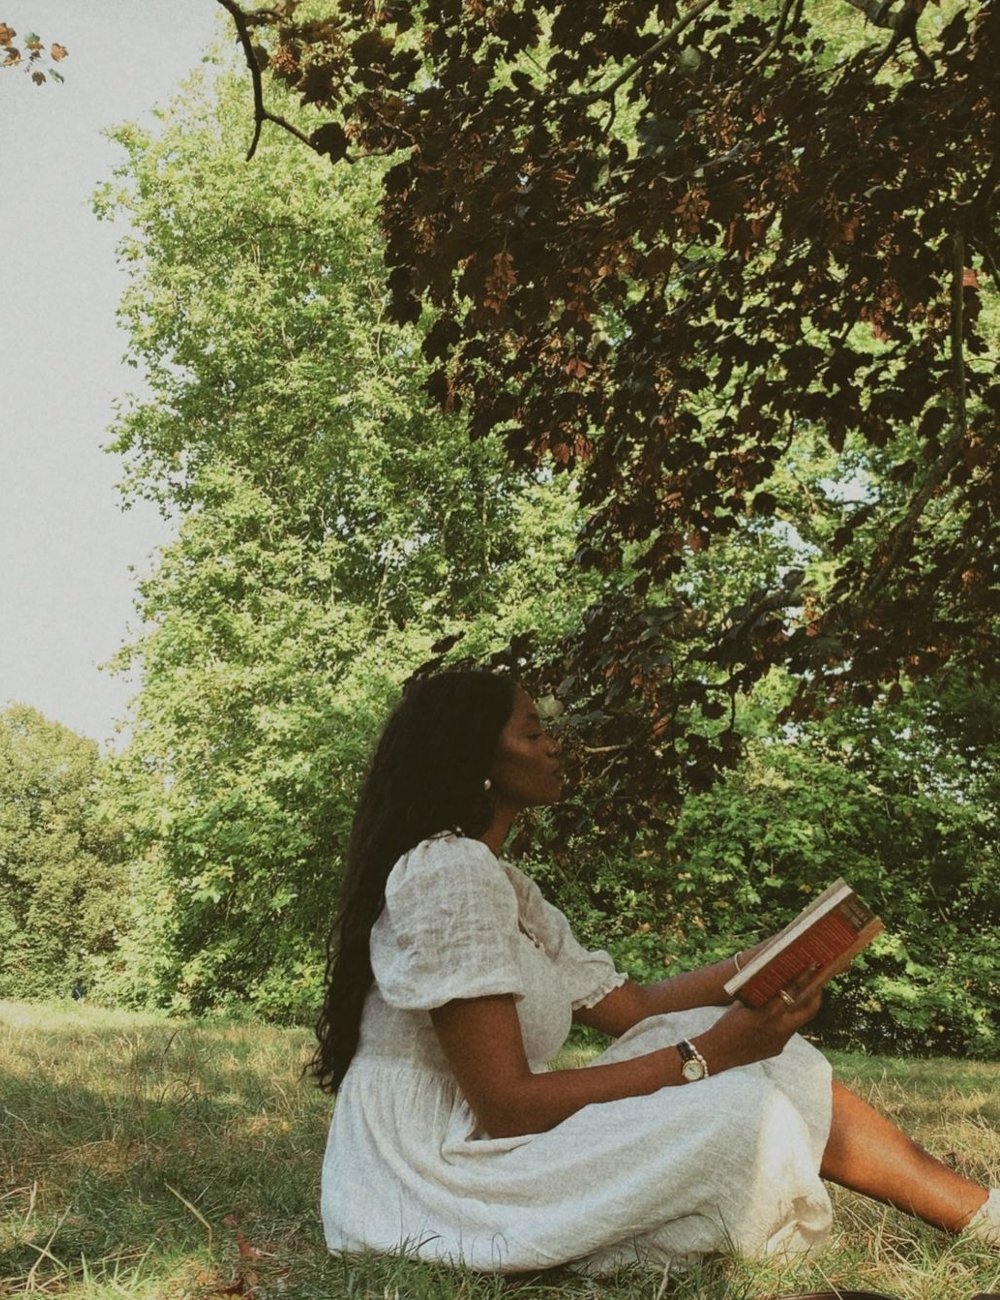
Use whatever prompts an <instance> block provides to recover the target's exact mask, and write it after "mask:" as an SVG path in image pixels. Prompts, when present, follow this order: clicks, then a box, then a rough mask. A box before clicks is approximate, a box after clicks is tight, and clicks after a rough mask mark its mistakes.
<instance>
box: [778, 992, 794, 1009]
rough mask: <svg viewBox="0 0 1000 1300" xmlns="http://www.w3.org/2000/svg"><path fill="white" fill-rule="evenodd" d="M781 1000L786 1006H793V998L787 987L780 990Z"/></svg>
mask: <svg viewBox="0 0 1000 1300" xmlns="http://www.w3.org/2000/svg"><path fill="white" fill-rule="evenodd" d="M781 1000H782V1002H784V1004H785V1006H787V1007H794V1006H795V999H794V998H793V997H792V995H791V993H789V992H788V990H787V989H782V990H781Z"/></svg>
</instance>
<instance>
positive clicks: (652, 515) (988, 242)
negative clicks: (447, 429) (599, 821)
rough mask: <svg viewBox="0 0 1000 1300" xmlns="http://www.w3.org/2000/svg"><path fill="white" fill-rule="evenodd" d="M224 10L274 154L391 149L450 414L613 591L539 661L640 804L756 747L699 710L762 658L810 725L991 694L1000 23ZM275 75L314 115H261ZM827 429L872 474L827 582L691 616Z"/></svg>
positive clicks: (839, 531)
mask: <svg viewBox="0 0 1000 1300" xmlns="http://www.w3.org/2000/svg"><path fill="white" fill-rule="evenodd" d="M220 3H222V4H223V7H224V8H226V9H227V10H228V11H229V13H230V14H231V15H232V17H233V19H234V22H235V24H236V29H237V33H238V36H239V38H240V40H241V42H242V44H243V47H244V50H245V52H246V54H247V58H248V63H249V66H250V69H251V72H252V75H253V78H254V85H255V96H256V98H255V104H256V132H257V133H258V134H259V132H260V128H261V126H262V125H263V123H264V122H265V121H266V120H267V119H268V117H269V116H270V117H271V119H272V120H274V121H279V122H280V124H281V125H283V126H285V127H286V128H287V129H289V130H291V131H293V132H294V133H295V134H297V135H298V136H299V137H300V138H302V139H304V140H308V142H309V143H310V144H311V146H312V147H313V149H315V150H316V151H317V152H318V153H320V154H322V155H325V156H326V157H328V158H330V159H331V160H332V161H334V162H337V163H338V164H339V163H348V162H350V161H352V160H356V159H359V158H361V157H363V156H366V155H369V156H370V155H379V156H385V157H387V158H388V159H389V160H390V161H391V163H392V165H391V166H390V167H388V169H387V170H386V172H385V176H384V179H383V183H382V196H381V220H382V227H383V235H384V240H385V261H386V273H387V283H388V285H389V288H390V290H391V293H392V308H391V312H392V315H393V317H394V318H395V319H396V320H399V321H416V320H417V319H418V318H422V317H428V318H429V329H428V330H427V333H426V337H425V340H424V343H423V348H424V352H425V355H426V356H427V357H428V359H429V360H430V362H431V363H432V364H433V367H434V368H433V372H432V374H431V375H430V377H429V380H428V389H429V391H430V393H431V394H432V395H433V397H434V398H435V400H436V401H437V402H438V403H439V404H440V406H441V407H442V409H444V410H446V411H458V410H462V411H463V412H464V413H465V415H466V417H467V419H468V421H469V426H470V429H471V432H472V435H473V437H477V438H478V437H485V436H487V435H492V436H493V437H495V438H496V439H498V440H499V441H501V442H502V444H503V446H504V448H505V450H506V454H507V456H508V457H509V458H510V459H511V461H512V462H513V463H515V464H517V465H525V466H534V465H539V464H548V465H550V466H551V467H553V468H554V469H555V470H557V471H558V470H569V469H576V470H577V471H578V472H579V474H580V478H581V485H582V487H581V499H582V502H583V504H584V505H585V507H586V508H587V511H588V517H587V519H586V522H585V524H584V526H583V528H582V532H581V535H580V538H579V545H578V547H577V550H576V555H575V566H576V569H577V572H579V573H582V572H588V571H589V572H596V573H599V574H601V575H604V576H605V578H607V583H606V585H605V590H604V592H603V594H602V595H601V596H600V597H599V598H598V599H597V600H595V602H594V603H593V605H592V608H591V609H590V610H589V612H588V615H587V617H586V619H585V620H584V622H583V623H582V625H581V626H580V627H579V628H578V629H577V630H576V631H575V632H573V633H572V634H571V635H570V636H569V637H568V638H567V641H566V643H565V645H564V646H563V648H562V650H561V652H560V653H559V654H558V655H557V656H555V657H548V658H546V656H538V655H536V656H535V666H536V667H537V668H538V670H539V676H540V679H541V680H544V681H545V682H546V683H547V684H548V685H549V686H552V687H556V688H558V687H559V686H560V684H565V689H566V691H567V692H568V693H570V692H571V693H572V695H573V696H574V698H575V699H577V700H587V701H588V704H589V708H588V709H587V710H586V717H587V723H586V728H587V735H588V741H589V748H590V749H591V750H593V749H599V750H600V751H601V752H602V753H605V754H606V753H607V752H609V747H611V746H614V747H617V750H616V752H618V754H619V760H618V761H617V762H612V763H611V764H610V768H609V764H608V763H607V762H606V761H603V760H602V768H603V769H604V774H603V779H605V780H608V779H609V778H615V773H616V772H617V775H618V777H620V781H621V785H622V788H625V787H626V786H627V788H628V789H629V791H630V795H631V802H632V804H633V806H634V805H635V801H636V799H637V798H640V799H641V797H642V796H643V795H645V796H647V797H648V802H649V806H650V807H652V806H655V805H660V804H662V801H663V800H664V799H665V798H676V797H677V796H678V794H679V793H680V792H681V790H682V789H683V788H684V787H686V786H687V787H690V786H694V787H695V788H698V787H699V786H700V785H703V784H704V783H705V781H706V780H709V779H711V778H712V776H713V774H714V773H715V772H717V771H718V769H719V768H720V767H721V766H725V765H727V764H729V763H731V762H733V761H734V759H735V756H736V754H737V752H738V745H736V743H735V739H734V733H733V730H732V727H731V725H730V726H725V725H721V724H720V725H719V726H717V727H716V728H714V729H713V728H712V727H705V726H704V725H703V724H702V722H700V721H699V718H700V719H708V720H710V721H711V720H715V719H722V718H724V716H725V714H726V706H727V703H728V702H729V701H732V700H734V699H735V698H736V696H737V695H738V694H739V693H740V692H743V691H746V690H748V689H750V688H751V687H752V686H753V684H754V683H755V682H757V681H759V680H761V678H763V677H764V676H765V674H766V673H767V672H768V671H769V669H770V668H771V667H772V666H774V665H782V666H783V667H785V668H786V669H787V670H788V671H790V672H791V673H792V674H793V676H794V678H795V680H796V682H797V683H798V689H797V692H796V694H795V696H794V698H793V700H792V701H791V702H790V703H789V706H788V711H787V713H788V716H789V717H798V718H804V717H807V716H810V715H813V714H816V713H818V712H822V710H823V709H825V708H826V707H828V706H829V704H830V703H831V702H832V701H833V700H835V699H838V698H841V697H844V698H847V699H849V700H852V701H853V702H855V703H863V702H867V701H870V700H872V699H873V698H875V697H876V696H877V695H878V694H879V693H880V692H881V691H883V690H885V689H889V690H891V691H893V692H898V690H899V687H900V683H901V681H903V680H905V679H907V678H911V679H920V678H923V677H929V676H933V675H938V674H940V673H941V672H942V671H943V670H945V669H946V668H950V669H952V670H954V671H955V672H956V673H966V672H967V673H970V674H972V675H978V674H984V673H985V674H991V673H992V672H993V671H994V668H995V663H996V661H997V635H996V633H997V626H996V614H997V606H996V597H997V585H996V578H997V574H996V557H997V554H998V545H997V543H998V540H1000V539H998V537H997V511H996V501H997V478H996V476H997V454H998V453H997V448H998V440H997V436H996V433H997V419H998V413H1000V385H998V384H997V382H996V360H997V340H996V336H995V335H993V336H992V337H990V328H991V326H990V322H991V321H992V322H993V326H995V322H996V316H995V314H994V313H993V308H994V306H995V302H996V291H997V288H998V287H1000V286H998V260H1000V242H998V210H997V203H996V192H997V183H998V180H1000V162H998V158H997V147H996V141H997V139H998V138H1000V129H998V120H997V114H998V105H1000V57H998V55H1000V14H998V12H997V9H996V6H995V5H989V4H982V5H980V4H977V3H969V4H961V5H957V6H955V5H953V6H951V7H950V8H949V9H948V11H947V12H944V11H942V10H939V9H936V8H931V7H925V3H924V0H900V2H899V3H895V4H893V3H889V4H875V3H869V2H868V0H851V4H852V5H853V19H854V24H853V30H847V31H846V32H845V31H843V30H841V28H840V27H839V25H838V23H837V22H835V21H833V20H832V18H831V15H832V14H833V12H834V11H833V9H832V8H831V6H829V5H827V4H821V3H818V0H784V2H783V3H777V4H775V5H773V6H760V5H756V4H755V5H749V4H737V5H723V4H720V3H716V2H715V0H698V2H697V3H693V4H688V5H680V4H677V3H676V0H612V2H611V3H608V4H603V5H598V6H586V5H580V4H578V3H574V2H570V0H565V2H564V0H544V2H541V3H536V4H527V3H517V2H516V0H481V2H480V3H477V4H475V5H471V4H462V3H460V0H448V2H447V3H444V4H441V3H434V4H429V3H421V2H420V0H391V2H388V3H380V4H374V3H372V2H371V0H344V3H342V4H339V5H338V6H336V9H335V10H331V9H330V8H329V7H327V6H317V5H310V4H305V3H302V2H301V0H283V3H281V4H279V5H278V6H276V7H275V8H273V9H269V10H267V11H266V12H256V13H247V12H245V11H243V10H241V9H240V7H239V6H238V4H236V2H235V0H220ZM843 12H844V13H848V14H850V13H852V11H851V10H846V9H845V10H843ZM831 32H832V33H833V36H832V39H831ZM262 68H267V69H269V70H270V72H271V73H273V74H274V75H276V76H277V77H279V78H281V79H282V80H284V81H285V82H286V83H287V84H288V85H289V86H290V87H292V88H293V89H294V90H295V91H296V93H297V94H298V96H299V98H300V100H301V102H302V103H303V105H305V106H307V107H308V108H310V109H311V110H315V111H316V112H317V114H318V115H319V116H321V117H322V118H323V121H322V124H321V125H318V126H317V127H316V128H315V129H314V130H313V131H312V132H311V133H307V131H305V130H303V129H302V128H301V127H299V126H297V125H294V124H293V123H290V122H289V121H288V120H287V118H282V117H280V116H279V115H277V114H271V113H270V110H269V109H268V107H267V104H266V101H265V96H264V94H263V83H262V81H261V69H262ZM255 139H256V136H255ZM803 439H811V440H812V441H813V442H814V444H821V445H822V446H823V447H825V448H826V449H827V450H828V452H829V453H830V455H831V456H832V458H833V460H834V462H835V468H834V470H833V472H832V474H831V476H830V480H831V482H835V483H839V484H840V485H841V489H842V485H843V484H844V483H845V482H851V481H853V482H854V483H855V484H856V485H860V490H859V491H855V492H853V493H845V492H844V491H843V490H840V491H836V490H831V489H830V488H829V486H828V487H827V490H825V491H824V490H821V491H819V493H818V494H814V500H813V503H812V507H811V511H810V512H809V513H811V515H812V516H813V521H814V522H816V517H817V516H818V517H819V519H818V522H819V523H820V525H821V526H822V531H823V532H824V534H825V542H826V544H825V548H824V557H823V558H824V561H825V567H823V568H820V567H818V566H816V565H811V564H810V563H809V562H808V561H809V559H811V558H812V554H811V553H810V550H809V547H808V546H807V545H802V546H799V547H798V548H797V549H798V558H799V560H800V563H798V564H797V565H794V566H793V565H791V564H787V563H786V565H785V566H784V569H783V571H779V572H778V573H777V574H772V575H771V576H772V581H771V582H770V583H763V584H761V585H760V586H756V587H754V586H751V587H750V588H749V589H748V590H746V591H745V592H744V593H743V594H742V597H741V599H740V600H739V602H738V604H736V605H735V606H734V607H733V608H732V609H731V611H730V612H729V614H728V616H722V617H720V616H719V614H716V615H715V616H714V617H712V618H707V619H706V618H704V617H702V616H699V615H698V613H697V611H694V612H692V611H691V609H690V601H689V600H688V597H687V590H688V589H687V584H688V583H689V581H690V574H691V571H692V568H693V566H695V564H696V561H697V558H698V556H699V555H701V554H702V553H703V552H704V551H705V550H706V548H708V547H709V546H712V547H718V546H719V545H720V543H721V542H724V541H725V539H727V538H742V539H744V540H746V541H748V542H749V543H750V544H751V545H752V542H753V539H754V537H755V536H759V535H760V534H762V533H763V532H766V531H767V530H768V529H770V530H771V531H772V532H773V530H774V528H775V526H776V525H777V526H778V527H779V528H780V527H782V526H784V527H785V528H786V529H787V528H790V529H792V530H798V537H799V539H803V538H804V536H805V532H804V529H800V524H802V523H803V518H802V516H803V511H802V510H801V509H798V510H792V511H789V508H788V507H789V502H788V500H787V494H786V493H783V486H786V485H787V476H788V474H792V475H793V476H794V474H795V470H796V467H797V462H798V461H799V459H800V456H801V447H802V444H803ZM821 486H822V485H821ZM805 522H806V523H808V522H809V520H806V521H805ZM793 535H794V532H793ZM775 578H776V581H774V579H775ZM663 593H668V596H667V598H666V599H665V600H663V601H662V603H663V604H664V609H663V610H662V612H661V613H659V614H656V613H655V612H654V614H653V615H652V616H651V613H650V608H649V602H650V598H651V597H652V598H654V599H658V598H659V599H662V597H663ZM729 718H730V723H731V722H732V719H733V714H732V712H730V713H729ZM692 737H697V738H698V739H697V741H694V740H692ZM692 746H693V747H694V748H693V750H692Z"/></svg>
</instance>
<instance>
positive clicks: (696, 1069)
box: [681, 1059, 705, 1083]
mask: <svg viewBox="0 0 1000 1300" xmlns="http://www.w3.org/2000/svg"><path fill="white" fill-rule="evenodd" d="M681 1074H683V1076H684V1078H685V1079H687V1080H688V1082H689V1083H694V1081H695V1080H696V1079H703V1078H704V1077H705V1070H704V1067H703V1066H702V1063H701V1061H695V1060H693V1059H692V1060H690V1061H685V1062H684V1064H683V1065H682V1066H681Z"/></svg>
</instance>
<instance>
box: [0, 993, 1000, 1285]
mask: <svg viewBox="0 0 1000 1300" xmlns="http://www.w3.org/2000/svg"><path fill="white" fill-rule="evenodd" d="M308 1050H309V1040H308V1035H307V1034H305V1033H303V1032H301V1031H294V1030H283V1029H274V1028H270V1027H267V1026H260V1025H239V1026H227V1025H215V1024H210V1023H196V1022H191V1021H173V1020H167V1019H164V1018H158V1017H155V1016H144V1015H133V1014H127V1013H123V1012H113V1011H106V1010H100V1009H97V1008H92V1007H87V1006H77V1005H75V1004H68V1005H65V1006H62V1005H60V1006H41V1005H31V1004H27V1003H13V1002H0V1297H2V1296H13V1295H22V1294H25V1293H27V1294H36V1295H59V1296H68V1297H72V1298H73V1300H111V1297H120V1296H126V1297H132V1298H134V1300H154V1298H155V1300H212V1298H213V1297H219V1296H237V1297H238V1296H244V1297H253V1298H254V1300H270V1298H272V1297H273V1298H275V1300H276V1298H277V1297H281V1298H282V1300H313V1298H315V1300H320V1297H322V1300H449V1298H452V1297H454V1298H455V1300H490V1298H496V1300H499V1298H500V1297H504V1300H507V1298H509V1300H514V1298H515V1297H516V1300H542V1298H543V1297H546V1298H547V1300H562V1298H565V1300H582V1298H584V1297H592V1298H595V1300H596V1298H597V1297H600V1300H695V1297H697V1298H698V1300H751V1297H760V1298H761V1300H763V1298H764V1297H769V1296H773V1295H778V1294H781V1293H786V1294H787V1293H788V1292H794V1291H796V1290H800V1291H808V1290H815V1289H819V1288H820V1287H829V1286H831V1285H838V1286H841V1287H847V1286H851V1287H855V1288H862V1287H863V1288H867V1289H869V1290H874V1291H884V1292H887V1293H889V1294H891V1295H893V1296H898V1297H900V1298H901V1300H966V1298H967V1297H970V1296H971V1295H972V1294H973V1293H974V1292H976V1291H989V1290H995V1289H997V1288H1000V1256H998V1255H996V1254H991V1253H989V1252H987V1251H985V1250H983V1249H981V1248H978V1247H975V1246H973V1245H971V1244H969V1243H968V1242H961V1241H959V1242H955V1241H951V1240H949V1239H947V1238H945V1237H944V1236H943V1235H942V1234H940V1233H937V1232H935V1231H933V1230H932V1229H930V1228H925V1227H923V1226H922V1225H920V1224H916V1223H914V1222H913V1221H911V1220H909V1219H907V1218H905V1217H904V1216H902V1215H900V1214H897V1213H895V1212H894V1211H891V1210H886V1209H883V1208H882V1207H879V1206H875V1205H872V1204H870V1203H867V1202H865V1201H864V1200H862V1199H861V1198H860V1197H854V1196H851V1195H850V1194H849V1193H839V1194H838V1195H837V1196H836V1200H837V1207H838V1209H837V1226H836V1230H835V1234H834V1238H833V1241H832V1242H831V1244H830V1246H829V1247H828V1248H827V1249H826V1251H825V1252H824V1253H823V1254H822V1255H821V1256H820V1257H818V1258H817V1259H816V1260H814V1261H811V1262H809V1263H801V1264H797V1265H795V1266H792V1267H790V1266H788V1265H785V1266H784V1267H783V1268H780V1269H779V1268H778V1267H776V1266H773V1265H768V1264H766V1263H759V1262H757V1263H752V1262H748V1261H743V1260H715V1261H710V1262H709V1263H707V1264H706V1265H705V1266H704V1267H702V1268H699V1269H696V1270H694V1271H692V1272H691V1273H688V1274H686V1275H683V1276H680V1277H676V1278H664V1277H662V1276H660V1275H659V1274H657V1273H652V1272H648V1271H647V1272H643V1271H638V1270H633V1271H629V1272H625V1273H622V1274H620V1275H618V1276H617V1277H614V1278H609V1279H601V1280H594V1279H582V1278H578V1277H574V1276H573V1275H572V1274H569V1273H558V1274H547V1275H542V1276H537V1277H532V1278H515V1279H510V1278H506V1279H505V1278H499V1277H491V1276H482V1275H475V1274H467V1273H462V1272H457V1271H453V1270H450V1269H447V1268H443V1267H436V1266H431V1265H424V1264H414V1263H412V1262H408V1261H406V1260H404V1259H397V1258H385V1257H373V1258H363V1259H350V1260H343V1259H337V1258H334V1257H332V1256H330V1255H329V1254H328V1253H327V1251H326V1250H325V1248H324V1244H323V1238H322V1231H321V1227H320V1223H319V1214H318V1205H317V1201H318V1181H319V1169H320V1161H321V1158H322V1152H323V1144H324V1141H325V1138H326V1128H327V1123H328V1118H329V1102H328V1100H327V1099H326V1098H324V1097H323V1096H322V1095H321V1094H320V1093H318V1092H317V1091H316V1090H315V1089H314V1088H312V1087H311V1086H310V1085H309V1084H308V1083H305V1082H303V1081H302V1080H301V1078H300V1069H301V1063H302V1061H303V1060H304V1059H305V1056H306V1055H307V1053H308ZM835 1065H836V1069H837V1073H838V1075H839V1076H840V1077H841V1078H843V1079H844V1080H845V1081H847V1082H850V1083H853V1084H854V1085H855V1086H857V1087H858V1088H859V1090H860V1091H861V1092H862V1093H863V1094H864V1095H868V1096H871V1097H872V1098H873V1100H874V1101H875V1102H876V1104H877V1105H879V1106H880V1108H881V1109H883V1110H884V1111H886V1112H888V1113H889V1114H891V1115H892V1116H893V1117H895V1118H897V1119H898V1120H899V1121H900V1122H901V1123H903V1124H904V1126H905V1127H907V1128H908V1129H909V1130H910V1131H911V1132H913V1133H915V1135H916V1136H918V1137H919V1138H920V1139H921V1140H922V1141H923V1142H924V1143H925V1144H926V1145H928V1146H929V1147H930V1148H931V1149H932V1150H934V1151H936V1152H937V1153H939V1154H947V1153H949V1152H956V1153H959V1154H957V1155H956V1156H954V1157H951V1158H953V1159H956V1160H957V1161H958V1163H959V1164H960V1165H961V1167H962V1168H963V1169H965V1170H966V1171H968V1172H969V1173H971V1174H972V1175H973V1176H976V1177H979V1178H981V1179H989V1180H992V1181H993V1182H994V1183H996V1182H997V1181H1000V1180H998V1174H1000V1132H998V1130H1000V1087H998V1084H1000V1066H996V1065H987V1064H983V1063H976V1062H952V1061H919V1060H914V1061H897V1060H889V1059H886V1058H867V1057H862V1056H847V1055H838V1056H836V1057H835Z"/></svg>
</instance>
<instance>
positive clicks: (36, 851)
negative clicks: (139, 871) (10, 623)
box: [0, 704, 125, 997]
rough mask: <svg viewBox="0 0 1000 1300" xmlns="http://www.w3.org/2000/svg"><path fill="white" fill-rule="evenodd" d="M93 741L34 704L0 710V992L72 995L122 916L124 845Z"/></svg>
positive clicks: (107, 947) (111, 940)
mask: <svg viewBox="0 0 1000 1300" xmlns="http://www.w3.org/2000/svg"><path fill="white" fill-rule="evenodd" d="M101 773H102V767H101V760H100V756H99V753H98V749H97V745H96V744H95V743H94V742H93V741H91V740H87V739H86V738H85V737H83V736H78V735H76V733H75V732H72V731H70V730H69V728H67V727H64V726H62V725H61V724H60V723H58V722H50V721H49V720H48V719H46V718H44V717H43V716H42V715H41V714H40V713H38V712H37V711H36V710H35V709H31V708H29V707H28V706H27V705H24V704H15V705H12V706H11V707H10V708H8V709H7V710H5V711H4V712H3V713H2V714H0V995H2V996H4V997H54V996H56V997H58V996H61V997H68V996H69V994H70V993H71V992H72V990H73V988H74V985H76V984H77V983H82V984H84V985H87V984H89V983H90V980H91V976H92V974H93V959H94V958H98V959H99V958H100V957H101V956H102V955H103V954H105V953H108V952H110V951H111V950H112V949H113V948H114V946H115V943H116V942H117V937H118V931H119V927H120V924H121V922H122V921H123V919H124V910H123V907H122V900H123V898H124V892H125V891H124V888H123V885H124V880H125V872H124V867H123V855H122V845H121V840H120V837H119V835H118V833H117V831H116V829H115V828H114V824H113V823H109V822H108V820H107V819H105V818H103V817H102V815H101V811H100V790H101Z"/></svg>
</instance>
